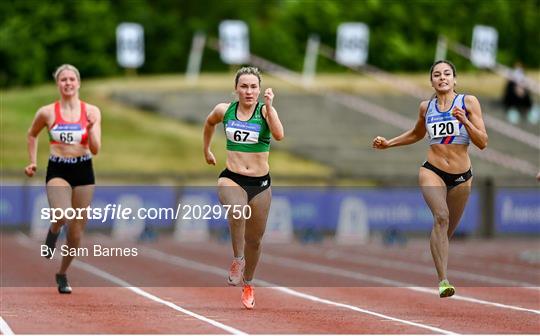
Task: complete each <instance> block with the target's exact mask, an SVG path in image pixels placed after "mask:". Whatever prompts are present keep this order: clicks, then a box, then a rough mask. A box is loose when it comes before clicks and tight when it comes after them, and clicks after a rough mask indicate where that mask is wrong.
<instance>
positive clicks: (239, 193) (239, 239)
mask: <svg viewBox="0 0 540 336" xmlns="http://www.w3.org/2000/svg"><path fill="white" fill-rule="evenodd" d="M218 195H219V201H220V202H221V204H223V205H230V206H231V209H230V210H229V214H228V217H227V219H228V222H229V229H230V233H231V243H232V248H233V253H234V256H235V257H242V256H243V255H244V231H245V222H246V221H245V219H244V217H243V216H240V218H236V219H235V218H234V217H233V216H234V212H233V210H234V207H235V206H237V208H238V207H240V208H243V207H244V206H245V205H247V193H246V191H245V190H244V189H242V187H240V186H239V185H238V184H237V183H235V182H234V181H232V180H231V179H229V178H226V177H222V178H220V179H219V180H218ZM236 217H238V216H236Z"/></svg>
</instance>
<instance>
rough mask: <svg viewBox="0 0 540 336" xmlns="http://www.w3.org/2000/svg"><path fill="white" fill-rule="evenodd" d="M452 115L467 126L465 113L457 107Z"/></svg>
mask: <svg viewBox="0 0 540 336" xmlns="http://www.w3.org/2000/svg"><path fill="white" fill-rule="evenodd" d="M452 115H453V116H454V117H455V118H456V119H457V120H459V122H460V123H462V124H465V123H466V122H467V121H468V119H467V116H466V115H465V111H464V110H463V109H461V108H459V107H457V106H454V108H453V109H452Z"/></svg>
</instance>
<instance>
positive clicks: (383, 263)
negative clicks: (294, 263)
mask: <svg viewBox="0 0 540 336" xmlns="http://www.w3.org/2000/svg"><path fill="white" fill-rule="evenodd" d="M318 255H320V251H319V253H318ZM324 256H325V257H326V258H327V259H329V260H332V259H338V260H343V261H347V262H352V263H355V264H359V265H361V264H364V265H371V266H378V267H381V268H389V269H399V270H405V271H411V272H416V273H421V274H430V275H432V274H433V272H434V268H433V267H429V266H425V265H419V264H416V263H410V262H406V261H399V262H396V261H390V260H387V259H383V258H379V257H368V256H366V255H362V257H361V258H356V257H351V256H350V255H347V254H344V253H340V252H336V251H330V252H327V253H325V254H324ZM449 273H450V275H451V276H452V277H455V278H460V279H466V280H472V281H477V282H485V283H490V284H498V285H503V286H508V287H522V288H527V289H535V290H540V288H538V287H536V286H537V285H535V284H532V283H528V282H522V281H515V280H509V279H501V278H497V277H493V276H489V275H482V274H475V273H469V272H464V271H456V270H452V271H449Z"/></svg>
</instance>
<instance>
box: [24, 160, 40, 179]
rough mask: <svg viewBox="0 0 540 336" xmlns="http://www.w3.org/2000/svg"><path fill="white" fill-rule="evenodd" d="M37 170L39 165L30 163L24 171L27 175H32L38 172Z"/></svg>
mask: <svg viewBox="0 0 540 336" xmlns="http://www.w3.org/2000/svg"><path fill="white" fill-rule="evenodd" d="M36 170H37V166H36V164H35V163H31V164H29V165H28V166H26V167H25V168H24V173H25V174H26V176H28V177H32V176H34V174H35V173H36Z"/></svg>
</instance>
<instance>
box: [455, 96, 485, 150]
mask: <svg viewBox="0 0 540 336" xmlns="http://www.w3.org/2000/svg"><path fill="white" fill-rule="evenodd" d="M465 106H466V108H467V112H469V115H468V116H467V115H466V114H465V111H464V110H463V109H461V108H459V107H457V106H456V107H454V108H453V109H452V115H453V116H454V117H455V118H456V119H457V120H459V122H460V123H462V124H463V126H465V128H466V129H467V133H469V137H470V138H471V141H472V142H473V144H475V145H476V147H478V148H480V149H484V148H486V147H487V144H488V135H487V132H486V126H485V125H484V120H483V119H482V108H481V107H480V102H479V101H478V99H477V98H476V97H475V96H465Z"/></svg>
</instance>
